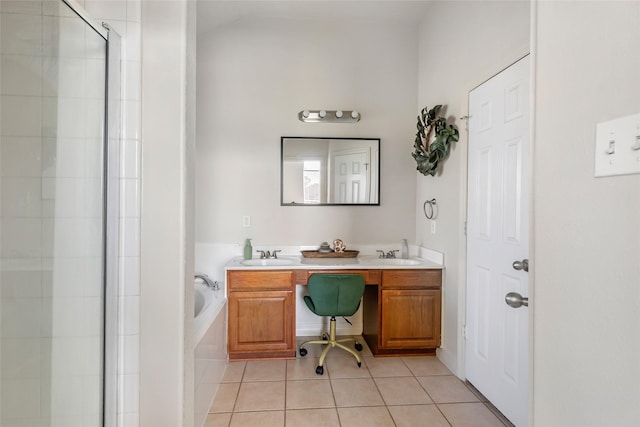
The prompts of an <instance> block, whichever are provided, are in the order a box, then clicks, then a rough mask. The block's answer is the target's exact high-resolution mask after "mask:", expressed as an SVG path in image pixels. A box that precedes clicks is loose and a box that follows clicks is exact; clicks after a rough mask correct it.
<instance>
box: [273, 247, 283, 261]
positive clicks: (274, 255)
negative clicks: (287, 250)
mask: <svg viewBox="0 0 640 427" xmlns="http://www.w3.org/2000/svg"><path fill="white" fill-rule="evenodd" d="M278 252H282V251H281V250H280V249H276V250H275V251H271V258H275V259H277V258H278Z"/></svg>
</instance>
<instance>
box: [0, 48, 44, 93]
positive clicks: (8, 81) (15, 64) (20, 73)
mask: <svg viewBox="0 0 640 427" xmlns="http://www.w3.org/2000/svg"><path fill="white" fill-rule="evenodd" d="M41 73H42V58H41V57H40V56H30V55H5V54H3V55H2V94H3V95H27V96H40V94H41V92H42V79H41V78H40V76H41Z"/></svg>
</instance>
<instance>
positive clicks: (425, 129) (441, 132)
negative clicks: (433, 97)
mask: <svg viewBox="0 0 640 427" xmlns="http://www.w3.org/2000/svg"><path fill="white" fill-rule="evenodd" d="M440 108H442V105H436V106H435V107H433V108H432V109H431V110H427V107H424V108H423V109H422V112H421V114H420V115H419V116H418V125H417V127H418V132H416V139H415V143H414V144H413V148H415V151H414V152H413V153H411V156H413V158H414V160H415V161H416V162H417V164H418V166H417V168H416V169H417V170H418V171H419V172H420V173H421V174H423V175H425V176H426V175H431V176H434V175H435V174H436V170H437V169H438V162H440V161H441V160H444V159H445V158H446V157H447V156H448V155H449V151H450V150H451V143H452V142H456V141H458V139H459V137H460V135H459V133H458V129H457V128H456V127H455V126H454V125H450V124H447V121H446V119H445V118H444V117H436V116H437V115H438V112H439V111H440ZM434 133H435V138H434V140H433V141H431V137H432V136H433V134H434Z"/></svg>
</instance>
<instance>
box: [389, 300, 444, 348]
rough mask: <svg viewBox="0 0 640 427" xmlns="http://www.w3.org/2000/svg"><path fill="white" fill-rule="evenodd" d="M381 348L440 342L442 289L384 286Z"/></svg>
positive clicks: (428, 346)
mask: <svg viewBox="0 0 640 427" xmlns="http://www.w3.org/2000/svg"><path fill="white" fill-rule="evenodd" d="M381 294H382V304H381V311H382V316H381V328H380V329H381V340H380V344H381V348H403V349H410V348H436V347H438V346H439V345H440V304H441V303H440V291H439V290H432V289H388V290H387V289H383V290H382V291H381Z"/></svg>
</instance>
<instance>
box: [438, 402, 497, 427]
mask: <svg viewBox="0 0 640 427" xmlns="http://www.w3.org/2000/svg"><path fill="white" fill-rule="evenodd" d="M438 408H439V409H440V411H442V413H443V414H444V416H445V418H446V419H447V420H448V421H449V423H450V424H451V426H452V427H504V424H503V423H502V422H501V421H500V420H499V419H498V418H497V417H496V416H495V415H493V414H492V413H491V411H489V408H487V407H486V406H484V404H482V403H445V404H440V405H438Z"/></svg>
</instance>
